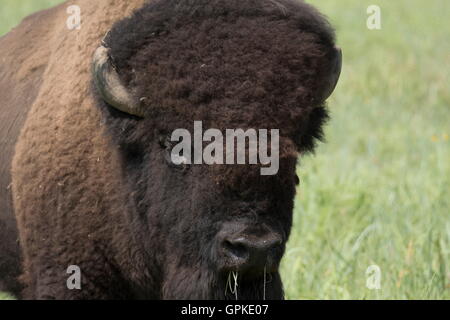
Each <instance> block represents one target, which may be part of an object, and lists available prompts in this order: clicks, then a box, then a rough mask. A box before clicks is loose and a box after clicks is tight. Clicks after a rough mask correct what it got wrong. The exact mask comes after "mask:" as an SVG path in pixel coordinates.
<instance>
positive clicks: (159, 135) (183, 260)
mask: <svg viewBox="0 0 450 320" xmlns="http://www.w3.org/2000/svg"><path fill="white" fill-rule="evenodd" d="M340 69H341V52H340V50H339V49H337V48H336V47H335V45H334V34H333V31H332V29H331V27H330V26H329V25H328V23H327V22H326V20H325V19H324V18H323V17H322V16H321V15H320V14H319V13H318V12H317V11H316V10H314V9H313V8H312V7H310V6H309V5H306V4H304V3H303V2H298V1H293V0H278V1H274V0H226V1H225V0H214V1H210V0H185V1H181V0H164V1H162V0H161V1H152V2H150V3H149V4H147V5H146V6H145V7H143V8H142V9H140V10H138V11H137V12H135V13H134V15H133V16H132V17H130V18H127V19H125V20H123V21H120V22H118V23H117V24H116V25H115V26H114V27H113V28H112V30H110V31H109V33H108V34H107V36H106V37H105V39H104V40H103V43H102V45H101V46H100V47H99V48H98V49H97V51H96V53H95V55H94V61H93V78H94V83H95V85H96V92H97V97H98V101H99V103H98V104H99V107H100V108H101V109H102V110H103V114H104V116H105V118H106V122H107V126H108V129H109V132H110V134H111V141H112V143H113V146H116V147H117V148H118V152H119V154H120V156H121V162H122V163H121V167H122V177H123V187H124V190H125V192H127V194H128V195H129V197H128V198H129V201H128V203H127V210H128V212H127V215H128V216H129V220H130V225H131V226H132V232H133V234H134V238H135V239H136V245H137V246H139V249H138V250H137V251H138V252H139V257H137V258H136V259H139V260H140V264H141V265H144V266H145V268H144V269H145V270H142V279H141V280H140V283H139V284H137V285H138V286H140V287H141V288H140V289H141V291H144V292H145V291H147V292H150V293H151V296H154V297H158V298H191V299H192V298H197V299H205V298H209V299H223V298H232V299H235V298H238V299H262V298H268V299H278V298H282V297H283V290H282V284H281V280H280V276H279V273H278V266H279V263H280V259H281V257H282V255H283V252H284V248H285V244H286V241H287V239H288V237H289V233H290V228H291V224H292V211H293V199H294V196H295V190H296V185H297V184H298V177H297V175H296V164H297V160H298V156H299V155H300V154H302V153H304V152H307V151H311V150H312V149H313V146H314V141H315V140H316V139H320V137H321V126H322V124H323V123H324V121H325V120H326V118H327V112H326V109H325V107H324V101H325V100H326V98H328V96H329V95H330V94H331V93H332V91H333V89H334V87H335V85H336V82H337V80H338V77H339V73H340ZM194 121H202V123H203V127H204V128H205V129H206V128H216V129H218V130H220V131H222V132H223V131H225V130H226V129H235V128H242V129H244V130H245V129H250V128H254V129H256V130H258V129H268V130H270V129H279V134H280V135H279V170H278V172H277V174H275V175H268V176H264V175H261V174H260V170H259V169H260V167H261V165H255V164H252V165H250V164H242V165H226V164H224V165H220V164H214V165H207V164H193V165H189V164H175V163H174V162H173V161H172V158H171V157H170V154H171V150H172V148H173V147H174V143H173V141H171V139H170V137H171V133H172V132H173V131H174V130H176V129H179V128H184V129H187V130H193V124H194ZM130 245H131V244H130ZM141 260H142V261H141Z"/></svg>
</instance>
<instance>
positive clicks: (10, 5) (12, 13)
mask: <svg viewBox="0 0 450 320" xmlns="http://www.w3.org/2000/svg"><path fill="white" fill-rule="evenodd" d="M61 2H63V1H61V0H1V2H0V21H1V22H0V36H1V35H3V34H5V33H7V32H9V31H10V30H11V28H12V27H14V26H16V25H17V24H18V22H20V21H21V20H22V19H23V18H24V17H26V16H27V15H29V14H31V13H33V12H35V11H38V10H42V9H46V8H48V7H50V6H53V5H55V4H58V3H61Z"/></svg>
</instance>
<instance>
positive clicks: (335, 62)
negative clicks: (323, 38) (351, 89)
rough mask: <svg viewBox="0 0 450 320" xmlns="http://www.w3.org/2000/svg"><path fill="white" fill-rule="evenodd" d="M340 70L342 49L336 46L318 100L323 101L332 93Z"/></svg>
mask: <svg viewBox="0 0 450 320" xmlns="http://www.w3.org/2000/svg"><path fill="white" fill-rule="evenodd" d="M341 70H342V50H341V48H338V47H336V48H335V49H334V53H333V57H332V61H331V69H330V73H329V76H328V77H327V81H326V82H325V83H324V86H323V89H322V90H321V91H322V94H320V98H319V99H320V101H325V100H326V99H328V98H329V97H330V96H331V94H332V93H333V91H334V89H336V85H337V83H338V81H339V77H340V76H341Z"/></svg>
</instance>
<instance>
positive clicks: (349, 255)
mask: <svg viewBox="0 0 450 320" xmlns="http://www.w3.org/2000/svg"><path fill="white" fill-rule="evenodd" d="M59 2H61V1H58V0H53V1H52V0H47V1H44V0H2V1H1V4H0V8H1V11H0V21H1V22H0V34H4V33H5V32H6V31H8V30H9V29H10V28H11V27H12V26H13V25H15V24H17V23H18V22H19V21H20V19H21V18H22V17H23V16H25V15H26V14H29V13H31V12H33V11H36V10H38V9H42V8H44V7H47V6H49V5H53V4H55V3H59ZM309 2H311V3H313V4H314V5H316V6H317V7H318V8H320V10H321V11H322V12H323V13H324V14H325V15H327V16H328V17H329V18H330V20H331V21H332V23H333V24H334V26H335V27H336V29H337V34H338V43H339V45H340V46H341V47H342V48H343V51H344V69H343V73H342V77H341V81H340V83H339V85H338V88H337V91H336V93H335V94H334V96H333V97H332V98H331V100H330V102H329V104H330V110H331V115H332V120H331V121H330V123H329V124H328V126H327V128H326V136H327V143H326V144H321V145H320V146H319V148H318V150H317V152H316V154H315V155H314V156H312V155H309V156H306V157H305V158H304V159H302V163H301V166H299V168H298V172H299V176H300V179H301V181H302V182H301V188H300V189H299V191H298V196H297V198H296V208H295V218H294V220H295V224H294V229H293V231H292V235H291V239H290V241H289V244H288V248H287V253H286V256H285V258H284V260H283V264H282V276H283V279H284V283H285V290H286V295H287V298H288V299H450V266H449V264H450V259H449V257H450V210H449V209H450V196H449V186H450V148H449V146H450V141H449V135H450V90H449V84H450V79H449V66H450V41H449V39H450V20H449V19H448V13H450V2H449V1H448V0H430V1H423V0H395V1H392V0H311V1H309ZM372 4H376V5H379V6H380V8H381V10H382V11H381V14H382V15H381V18H382V20H381V21H382V26H381V27H382V28H381V30H372V31H371V30H368V29H367V27H366V19H367V17H368V15H367V13H366V10H367V7H368V6H369V5H372ZM371 265H377V266H379V268H380V271H381V282H380V285H381V288H380V289H379V290H371V289H368V288H367V287H366V280H367V276H366V270H367V268H368V267H369V266H371ZM2 297H3V298H5V297H6V296H2V295H1V294H0V299H1V298H2Z"/></svg>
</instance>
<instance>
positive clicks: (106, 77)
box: [92, 46, 145, 118]
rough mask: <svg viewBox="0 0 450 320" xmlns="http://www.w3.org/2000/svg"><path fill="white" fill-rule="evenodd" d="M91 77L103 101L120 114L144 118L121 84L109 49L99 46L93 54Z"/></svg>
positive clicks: (133, 98) (136, 100)
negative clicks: (120, 112)
mask: <svg viewBox="0 0 450 320" xmlns="http://www.w3.org/2000/svg"><path fill="white" fill-rule="evenodd" d="M92 75H93V77H94V83H95V85H96V87H97V90H98V92H99V94H100V95H101V97H102V98H103V100H104V101H105V102H106V103H108V104H109V105H111V106H112V107H114V108H116V109H117V110H120V111H122V112H125V113H128V114H131V115H133V116H137V117H141V118H143V117H144V114H145V113H144V110H143V108H142V106H141V104H140V101H139V100H138V99H136V98H135V97H134V96H133V94H132V93H131V92H130V90H129V89H127V88H126V87H125V86H124V85H123V84H122V82H121V80H120V78H119V75H118V74H117V71H116V70H115V69H114V66H113V65H112V63H111V60H110V58H109V49H108V48H106V47H104V46H100V47H99V48H98V49H97V50H96V51H95V54H94V58H93V62H92Z"/></svg>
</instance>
